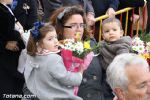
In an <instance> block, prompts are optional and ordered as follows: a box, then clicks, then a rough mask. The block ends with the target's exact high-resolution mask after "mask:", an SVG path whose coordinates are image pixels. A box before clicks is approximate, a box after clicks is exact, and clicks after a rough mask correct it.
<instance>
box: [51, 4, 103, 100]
mask: <svg viewBox="0 0 150 100" xmlns="http://www.w3.org/2000/svg"><path fill="white" fill-rule="evenodd" d="M50 21H51V23H52V24H53V25H54V26H56V27H55V28H56V31H57V33H58V38H59V39H60V40H61V39H66V38H69V39H70V38H76V33H80V38H81V39H84V38H85V34H84V32H85V28H86V21H85V14H84V11H83V9H81V8H80V7H76V6H73V7H63V8H59V9H58V10H56V11H55V12H54V14H53V15H52V16H51V18H50ZM90 43H91V46H94V45H95V44H96V41H95V39H94V38H91V42H90ZM101 73H102V72H101V66H100V63H99V59H98V58H97V57H94V58H93V60H92V62H91V63H90V65H89V67H88V69H87V70H85V71H84V73H83V80H82V83H81V85H80V87H79V91H78V96H80V97H82V98H83V99H84V100H104V97H103V93H102V87H101V80H102V79H101V78H102V74H101Z"/></svg>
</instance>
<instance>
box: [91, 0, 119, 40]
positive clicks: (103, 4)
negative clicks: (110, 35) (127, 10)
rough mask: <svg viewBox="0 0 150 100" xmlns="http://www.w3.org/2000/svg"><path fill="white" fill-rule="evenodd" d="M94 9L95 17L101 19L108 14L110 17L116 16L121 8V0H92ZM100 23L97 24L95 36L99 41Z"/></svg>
mask: <svg viewBox="0 0 150 100" xmlns="http://www.w3.org/2000/svg"><path fill="white" fill-rule="evenodd" d="M90 1H91V3H92V6H93V8H94V12H95V17H100V16H102V15H105V14H107V15H108V16H109V17H114V16H115V11H117V9H118V6H119V0H90ZM99 27H100V25H99V22H97V23H96V24H95V33H94V36H95V38H96V40H97V41H98V37H99Z"/></svg>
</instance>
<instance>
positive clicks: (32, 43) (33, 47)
mask: <svg viewBox="0 0 150 100" xmlns="http://www.w3.org/2000/svg"><path fill="white" fill-rule="evenodd" d="M54 30H55V28H54V27H53V26H52V25H50V24H45V25H44V26H43V27H41V28H40V29H39V32H40V37H39V38H38V39H37V38H34V36H33V35H32V34H30V37H29V41H28V44H27V54H29V55H30V56H35V55H36V52H37V44H38V43H40V42H41V41H42V40H43V39H44V38H45V36H46V34H47V33H48V32H52V31H54Z"/></svg>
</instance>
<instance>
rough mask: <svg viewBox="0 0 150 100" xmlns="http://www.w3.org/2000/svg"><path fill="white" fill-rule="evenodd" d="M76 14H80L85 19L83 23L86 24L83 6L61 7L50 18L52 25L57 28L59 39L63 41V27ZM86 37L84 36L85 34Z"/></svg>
mask: <svg viewBox="0 0 150 100" xmlns="http://www.w3.org/2000/svg"><path fill="white" fill-rule="evenodd" d="M75 14H79V15H81V16H82V17H83V21H84V23H85V24H86V19H85V18H86V17H85V13H84V10H83V9H82V8H81V6H72V7H61V8H59V9H57V10H56V11H54V13H53V14H52V16H51V18H50V23H51V24H52V25H53V26H55V28H56V32H57V34H58V39H59V40H62V39H64V37H63V31H64V27H63V25H64V24H65V23H66V22H67V20H68V19H69V18H70V17H71V16H72V15H75ZM84 32H85V31H84ZM83 37H84V34H83Z"/></svg>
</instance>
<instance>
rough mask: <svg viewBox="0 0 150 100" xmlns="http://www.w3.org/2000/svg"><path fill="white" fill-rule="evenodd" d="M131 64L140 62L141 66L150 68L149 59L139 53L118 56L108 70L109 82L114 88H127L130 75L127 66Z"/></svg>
mask: <svg viewBox="0 0 150 100" xmlns="http://www.w3.org/2000/svg"><path fill="white" fill-rule="evenodd" d="M130 64H140V65H141V66H140V67H145V68H149V65H148V63H147V61H146V60H145V59H144V58H142V57H140V56H139V55H136V54H132V53H124V54H120V55H118V56H116V57H115V58H114V60H113V61H112V63H111V64H110V65H109V67H108V68H107V71H106V74H107V82H108V84H109V85H110V87H111V88H112V89H113V90H114V89H115V88H116V87H120V88H122V89H124V90H125V91H126V90H127V86H128V77H127V75H126V73H125V71H126V69H125V68H126V67H127V66H128V65H130Z"/></svg>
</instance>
